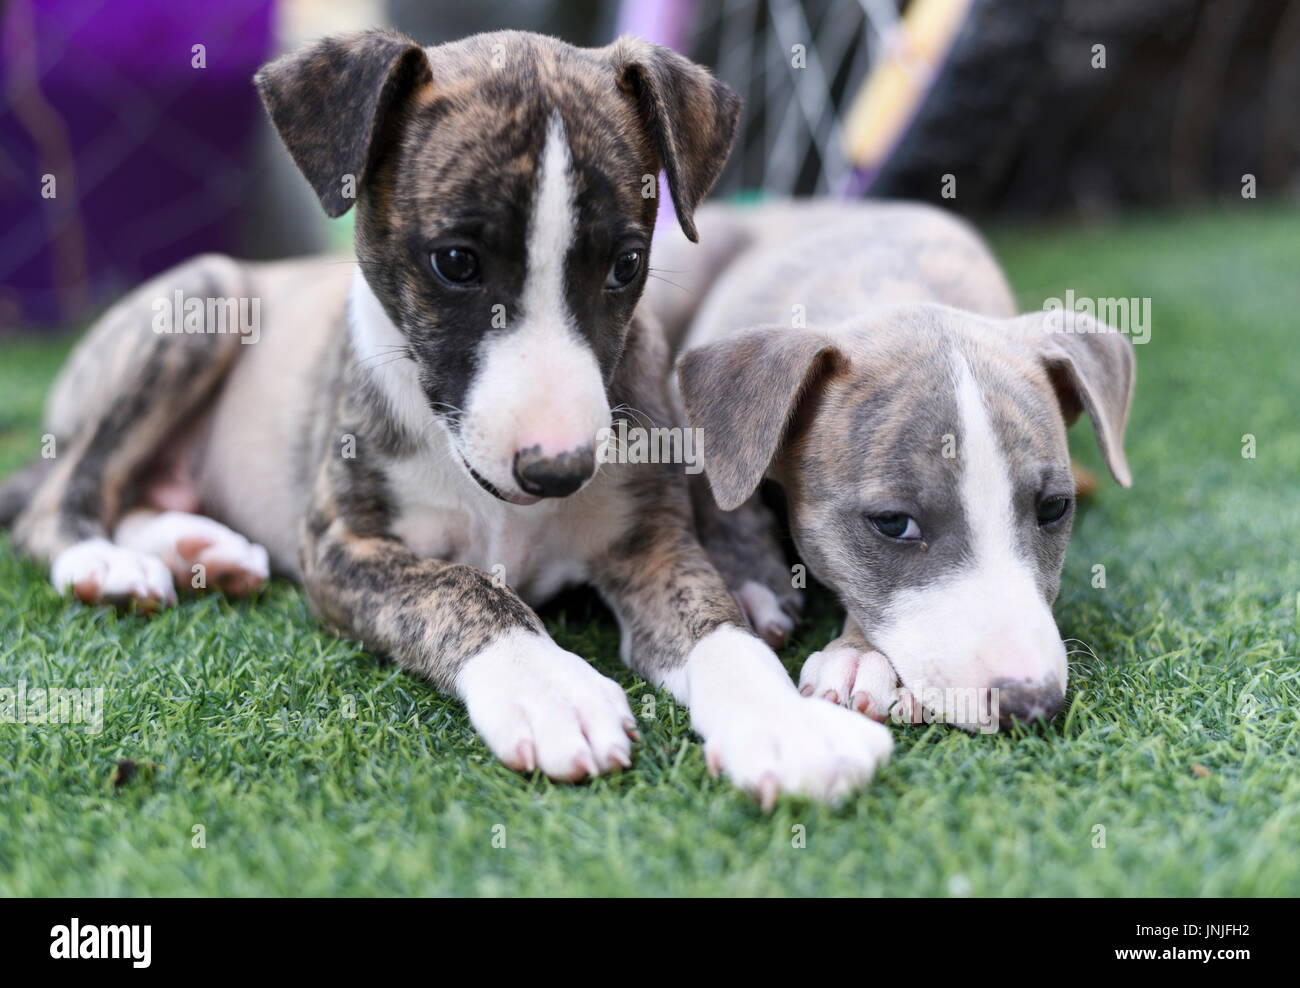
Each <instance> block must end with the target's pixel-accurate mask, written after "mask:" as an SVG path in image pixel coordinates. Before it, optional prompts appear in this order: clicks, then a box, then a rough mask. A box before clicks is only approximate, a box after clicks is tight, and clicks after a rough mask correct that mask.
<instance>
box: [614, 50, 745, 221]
mask: <svg viewBox="0 0 1300 988" xmlns="http://www.w3.org/2000/svg"><path fill="white" fill-rule="evenodd" d="M611 49H612V55H611V58H612V60H613V63H614V73H615V78H616V79H617V80H618V85H619V88H620V89H622V90H623V91H624V92H625V93H627V94H628V95H629V96H631V97H632V98H633V99H634V100H636V103H637V107H638V109H639V110H640V112H641V119H642V120H643V121H644V122H645V126H646V127H647V128H648V130H649V132H650V138H651V140H652V141H653V142H654V146H655V148H656V150H657V151H658V152H659V160H660V162H661V163H662V165H663V169H664V171H665V172H667V173H668V190H669V192H671V193H672V197H673V206H674V207H675V208H676V210H677V221H678V222H679V223H680V224H681V225H682V232H683V233H685V234H686V236H687V237H688V238H689V239H690V240H691V241H692V242H696V241H698V240H699V235H698V234H697V233H696V232H695V219H694V216H695V207H696V206H698V205H699V204H700V200H701V199H703V198H704V197H705V195H707V194H708V191H709V189H711V188H712V187H713V183H714V182H715V181H716V180H717V177H718V174H719V172H721V171H722V166H723V165H724V164H726V161H727V155H728V154H730V153H731V144H732V141H734V140H735V138H736V124H737V122H738V121H739V119H740V97H739V96H737V95H736V93H735V91H734V90H733V89H732V88H731V87H730V86H728V85H727V84H726V83H724V82H719V81H718V80H717V79H715V78H714V77H713V76H712V74H710V72H709V71H708V69H705V68H704V67H703V66H700V65H696V64H695V63H694V62H692V61H691V60H690V59H688V58H685V57H683V56H681V55H679V54H677V52H675V51H673V50H672V49H670V48H661V47H660V46H659V45H652V44H650V43H649V42H646V41H641V40H639V39H637V38H619V39H618V40H617V41H615V42H614V44H613V45H612V46H611Z"/></svg>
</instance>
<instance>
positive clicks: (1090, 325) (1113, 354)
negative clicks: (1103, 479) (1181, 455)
mask: <svg viewBox="0 0 1300 988" xmlns="http://www.w3.org/2000/svg"><path fill="white" fill-rule="evenodd" d="M1016 321H1017V322H1020V323H1022V325H1023V327H1024V328H1025V329H1026V330H1027V331H1028V332H1029V333H1030V337H1031V339H1032V341H1033V345H1034V346H1035V347H1037V349H1038V353H1039V355H1040V359H1041V360H1042V362H1043V366H1044V367H1045V368H1046V369H1047V374H1048V377H1050V378H1051V381H1052V386H1053V388H1055V389H1056V396H1057V398H1058V399H1059V401H1060V402H1061V414H1062V415H1064V416H1065V424H1066V425H1067V426H1069V425H1073V424H1074V423H1075V422H1076V421H1077V420H1078V418H1079V414H1080V413H1081V412H1087V413H1088V418H1089V419H1091V420H1092V431H1093V433H1094V435H1096V437H1097V445H1098V446H1100V447H1101V455H1102V457H1103V458H1104V459H1105V461H1106V466H1107V468H1108V469H1109V470H1110V472H1111V476H1113V477H1114V478H1115V480H1116V481H1117V482H1118V483H1119V485H1120V486H1121V487H1131V486H1133V475H1132V473H1130V471H1129V466H1128V460H1127V458H1126V457H1125V456H1124V429H1125V427H1126V426H1127V425H1128V413H1129V409H1130V407H1131V406H1132V404H1133V388H1134V385H1135V383H1136V381H1137V359H1136V356H1135V355H1134V352H1133V343H1132V341H1131V340H1129V338H1128V336H1127V334H1124V333H1121V332H1120V331H1119V330H1117V329H1114V328H1113V327H1111V326H1108V325H1107V324H1106V323H1103V322H1100V321H1098V320H1097V319H1094V318H1093V317H1092V316H1090V315H1087V314H1086V313H1082V312H1071V311H1067V310H1062V309H1054V310H1049V311H1047V312H1044V313H1034V314H1033V315H1028V316H1021V317H1020V319H1018V320H1016Z"/></svg>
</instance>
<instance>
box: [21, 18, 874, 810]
mask: <svg viewBox="0 0 1300 988" xmlns="http://www.w3.org/2000/svg"><path fill="white" fill-rule="evenodd" d="M256 82H257V87H258V89H259V91H260V93H261V96H262V99H263V101H264V103H265V104H266V107H267V109H268V111H269V113H270V115H271V119H272V120H273V122H274V123H275V126H276V128H277V129H278V131H279V133H280V136H281V138H282V139H283V141H284V143H285V146H286V147H287V149H288V151H289V153H290V154H291V155H292V157H293V159H294V161H295V162H296V163H297V165H298V167H299V168H300V170H301V171H302V172H303V174H304V176H305V177H306V178H307V180H308V181H309V182H310V183H311V185H312V187H313V189H314V190H315V191H316V193H317V195H318V196H319V198H320V201H321V204H322V205H323V207H324V208H325V210H326V212H328V213H329V214H330V215H331V216H338V215H340V214H342V213H344V212H346V211H347V210H348V209H349V208H350V207H351V206H352V205H354V202H355V206H356V209H357V218H356V237H355V243H356V254H357V261H358V264H356V265H353V264H350V263H347V264H344V263H330V262H326V261H300V262H291V263H277V264H241V263H238V262H235V261H232V260H230V259H228V258H223V257H205V258H199V259H197V260H195V261H193V262H190V263H188V264H186V265H183V266H182V267H180V268H178V269H176V270H174V271H170V272H168V273H167V274H165V275H162V276H160V277H159V278H157V279H155V280H154V281H153V282H151V283H149V284H147V285H145V286H143V287H142V288H140V289H139V290H137V291H136V292H134V293H133V294H132V295H130V296H129V297H127V298H126V299H124V300H123V301H122V302H120V303H118V304H117V305H116V306H115V307H113V308H112V309H111V310H110V311H109V312H108V313H107V314H106V315H105V316H104V317H103V318H102V319H101V320H100V321H99V322H98V323H97V324H96V325H95V326H94V327H93V328H92V329H91V330H90V332H89V334H88V335H87V337H86V338H85V340H84V341H83V342H82V343H81V344H80V345H79V347H78V348H77V350H76V351H75V352H74V353H73V355H72V357H71V359H70V360H69V362H68V364H67V366H66V367H65V368H64V370H63V372H62V374H61V375H60V378H59V380H58V382H57V383H56V385H55V389H54V393H53V394H52V396H51V399H50V402H49V406H48V409H47V428H48V430H49V431H50V432H51V433H52V434H53V435H54V436H55V437H56V440H57V449H58V455H57V457H56V458H55V459H53V460H41V461H37V464H36V466H35V467H33V468H32V469H29V470H27V471H24V472H23V473H21V474H20V475H19V476H18V477H16V478H15V479H14V480H13V481H12V482H11V483H10V484H9V485H8V486H7V488H6V489H5V491H3V492H0V520H8V518H9V517H11V516H13V515H15V514H16V515H17V517H16V520H15V523H14V538H15V542H16V544H17V545H18V546H19V547H20V548H21V549H22V550H24V551H25V552H27V553H28V554H30V555H32V556H34V557H36V558H38V559H41V560H45V561H47V562H48V563H49V564H50V566H51V577H52V580H53V582H54V583H55V585H56V586H58V587H59V588H60V589H63V590H70V591H71V592H73V593H75V594H76V595H77V596H78V597H80V598H82V599H84V600H87V601H93V602H97V601H124V600H125V601H135V602H136V603H137V604H140V605H143V606H147V607H158V606H163V605H166V604H167V603H170V602H171V601H172V600H174V599H175V586H174V583H173V580H177V581H181V582H183V583H184V584H189V583H191V582H193V579H194V574H195V573H196V572H205V573H206V574H207V578H208V579H210V580H211V582H213V583H217V584H220V585H221V586H223V587H224V588H225V589H226V590H227V591H229V592H242V591H247V590H248V589H250V588H252V587H255V586H256V585H257V584H259V583H260V582H261V581H262V580H263V579H265V578H266V576H267V573H268V568H269V567H274V568H275V569H276V570H278V571H281V572H283V573H285V574H287V575H289V576H292V577H294V578H296V579H298V580H300V581H301V582H302V584H303V586H304V588H305V590H306V592H307V595H308V597H309V599H310V601H311V603H312V606H313V608H314V609H315V610H316V611H317V612H318V613H319V614H320V615H321V617H322V618H323V619H324V620H325V621H326V622H328V623H329V624H330V625H331V626H333V627H335V628H337V629H339V630H340V631H341V632H343V633H345V634H347V635H349V636H351V637H354V638H356V639H358V640H360V641H361V642H363V643H364V644H365V645H366V646H367V647H369V648H370V649H372V650H374V651H377V652H380V653H382V654H386V655H389V656H391V657H392V658H393V659H395V660H396V661H397V662H399V663H400V664H401V665H402V666H403V667H405V668H406V669H409V670H410V671H412V672H414V673H417V674H419V675H422V676H424V677H427V678H428V679H430V680H431V681H432V682H433V683H434V684H436V685H437V686H438V687H439V688H441V689H443V690H445V691H447V692H449V693H452V694H454V695H456V696H458V697H460V698H462V699H463V700H464V702H465V704H466V707H467V709H468V712H469V716H470V719H471V721H472V722H473V723H474V725H475V727H476V728H477V730H478V731H479V733H480V735H481V737H482V738H483V740H484V741H485V743H486V744H487V745H488V747H489V748H490V749H491V750H492V751H493V752H494V753H496V755H497V756H498V757H499V758H501V759H502V760H503V761H504V762H505V763H506V764H508V765H510V766H512V767H514V768H517V769H523V770H533V769H539V770H541V771H542V772H545V773H546V774H547V775H549V776H552V777H554V778H557V779H566V780H574V779H579V778H582V777H585V776H588V775H594V774H597V773H600V772H606V771H611V770H615V769H617V768H619V767H622V766H627V765H628V764H630V752H631V738H632V736H634V735H635V733H636V720H635V718H634V717H633V716H632V714H631V711H630V710H629V707H628V703H627V699H626V696H625V695H624V693H623V690H622V689H621V688H620V687H619V686H618V685H617V684H616V683H614V682H612V681H611V680H609V679H607V678H605V677H604V676H602V675H600V674H598V673H597V672H596V671H595V670H594V669H593V668H592V667H591V666H590V665H589V664H588V663H587V662H586V661H584V660H583V659H582V658H580V657H578V656H576V655H574V654H572V653H570V652H566V651H564V650H563V649H561V648H560V647H559V646H558V645H556V644H555V643H554V642H553V641H552V640H551V639H550V638H549V637H548V636H547V634H546V632H545V629H544V628H543V625H542V623H541V621H540V620H539V619H538V617H537V615H536V614H535V613H534V612H533V610H532V608H531V607H530V606H529V605H530V604H534V603H539V602H541V601H544V600H545V599H546V598H548V597H550V596H552V595H553V594H554V593H555V592H556V591H557V590H559V589H560V588H561V587H563V586H565V585H567V584H571V583H575V582H590V583H592V584H594V585H595V587H596V588H597V589H598V590H599V592H600V593H601V595H602V596H603V598H604V599H605V600H606V602H607V603H608V604H609V605H610V607H611V609H612V610H613V612H614V614H615V616H616V617H617V619H618V621H619V625H620V627H621V629H622V634H623V637H622V654H623V658H624V660H625V661H626V662H627V663H628V664H629V665H630V666H631V667H632V668H633V669H635V670H636V671H637V672H639V673H640V674H641V675H643V676H644V677H645V678H646V679H648V680H649V681H650V682H651V683H653V684H655V685H656V686H658V685H663V686H665V687H666V688H668V689H669V690H670V691H671V692H672V693H673V695H674V696H675V697H676V698H677V699H678V700H679V701H680V702H682V703H684V704H687V705H689V706H690V708H691V715H692V723H693V725H694V726H695V727H696V729H697V730H698V731H699V733H700V734H701V735H703V737H704V739H705V741H706V754H707V757H708V761H709V764H710V767H711V768H712V769H713V770H715V771H719V770H720V771H725V772H726V773H727V774H728V775H729V776H730V777H731V778H732V779H733V781H735V782H736V783H737V784H738V785H740V786H741V787H743V788H745V789H747V790H750V791H753V792H755V793H756V794H758V795H759V796H760V797H761V798H762V800H763V801H764V802H765V803H770V802H771V800H772V799H773V798H774V797H775V795H776V794H777V793H778V792H799V793H805V794H808V795H812V796H817V797H826V798H834V797H836V796H839V795H841V794H843V793H845V792H847V791H849V790H851V789H853V788H854V787H856V786H857V785H859V784H861V783H862V782H864V781H865V780H866V779H868V778H869V777H870V776H871V774H872V772H873V770H874V768H875V767H876V765H877V764H879V763H880V762H881V761H882V760H883V759H884V758H886V757H887V756H888V753H889V749H890V745H891V741H890V737H889V733H888V732H887V731H885V730H884V729H883V728H881V727H879V725H869V727H870V728H871V730H864V729H863V724H865V723H866V722H865V721H863V719H862V718H859V717H856V716H854V715H852V714H851V713H849V712H848V711H842V710H835V709H834V708H830V707H828V706H827V705H826V704H823V703H818V702H815V701H812V700H808V699H805V698H804V697H801V696H800V695H799V693H798V691H797V690H796V689H795V686H794V684H793V683H792V682H791V680H790V678H789V676H788V675H787V674H786V672H785V670H784V668H783V667H782V666H781V664H780V662H779V660H778V659H777V658H776V656H775V655H774V654H773V652H772V651H771V649H769V648H768V647H767V646H766V645H765V644H764V643H763V642H762V641H761V640H759V639H757V638H756V637H754V636H753V635H752V634H750V632H749V631H748V629H747V628H746V627H745V621H744V617H743V616H742V614H741V613H740V611H739V609H738V608H737V606H736V604H735V601H734V600H733V598H732V596H731V594H730V593H729V592H728V589H727V587H726V585H725V583H724V582H723V580H722V579H721V577H720V576H719V575H718V573H717V571H716V570H715V569H714V567H713V566H712V565H711V564H710V562H709V560H708V557H707V556H706V555H705V553H704V552H703V550H702V549H701V547H700V545H699V543H698V541H697V540H696V538H695V535H694V533H693V530H692V527H691V510H690V503H689V497H688V494H687V490H686V485H685V480H684V474H683V471H682V469H681V467H680V465H678V466H674V465H671V464H647V465H632V464H606V465H604V466H603V467H600V465H599V464H598V463H597V462H596V456H595V452H594V444H595V443H596V441H597V438H598V435H599V434H600V433H601V431H602V430H604V429H607V428H609V427H610V425H611V422H612V421H613V420H614V419H617V418H619V417H628V418H630V419H631V420H632V421H633V423H634V424H636V423H638V422H644V421H645V420H647V419H648V420H650V421H654V422H659V423H662V424H664V425H667V424H668V423H669V422H670V421H671V418H672V413H671V410H670V404H669V398H668V393H667V382H668V380H669V377H670V364H669V355H668V351H667V347H666V346H665V344H664V341H663V339H662V337H661V336H660V335H659V334H658V333H657V331H654V330H652V329H650V328H648V326H647V323H646V322H645V321H644V320H642V319H639V318H636V317H634V310H635V307H636V304H637V300H638V299H639V297H640V294H641V291H642V289H643V287H644V284H645V279H646V276H647V262H648V251H649V246H650V238H651V234H652V232H653V228H654V222H655V215H656V210H657V206H658V199H657V198H656V197H655V195H654V192H655V188H656V185H655V182H656V179H655V176H657V175H658V174H659V172H660V170H661V169H663V170H664V171H665V172H666V173H667V176H668V184H669V187H670V189H671V193H672V199H673V202H674V204H675V206H676V210H677V218H678V220H679V222H680V225H681V228H682V230H683V232H684V233H685V234H686V235H687V236H689V237H691V238H694V237H695V227H694V223H693V211H694V208H695V206H696V205H697V203H698V202H699V200H700V199H701V198H702V197H703V196H704V194H705V193H706V192H707V191H708V189H709V187H710V186H711V185H712V184H713V181H714V179H715V178H716V176H717V174H718V172H719V170H720V169H721V167H722V165H723V162H724V161H725V159H726V156H727V153H728V151H729V148H730V145H731V141H732V137H733V135H734V132H735V126H736V118H737V114H738V109H739V107H738V100H737V98H736V96H735V94H734V93H732V92H731V91H730V90H729V89H728V88H727V87H726V86H725V85H723V84H722V83H720V82H718V81H716V80H715V79H714V78H713V77H712V76H710V75H709V73H708V72H707V71H705V70H704V69H702V68H700V67H699V66H697V65H694V64H693V63H691V62H689V61H688V60H686V59H684V58H682V57H681V56H679V55H677V54H675V53H673V52H671V51H669V50H666V49H663V48H658V47H655V46H652V45H649V44H645V43H643V42H639V41H635V40H631V39H622V40H619V41H618V42H616V43H614V44H612V45H610V46H609V47H606V48H601V49H578V48H574V47H571V46H569V45H566V44H563V43H561V42H559V41H556V40H554V39H551V38H544V37H541V36H538V35H530V34H522V33H516V32H503V33H499V34H488V35H479V36H475V37H472V38H468V39H466V40H464V41H459V42H456V43H452V44H446V45H441V46H437V47H431V48H422V47H421V46H420V45H418V44H416V43H414V42H413V41H411V40H410V39H408V38H405V37H403V36H401V35H398V34H394V33H391V32H384V31H377V32H367V33H362V34H356V35H348V36H342V37H336V38H327V39H325V40H322V41H320V42H317V43H315V44H312V45H310V46H308V47H307V48H305V49H303V50H301V51H298V52H295V53H293V54H290V55H287V56H285V57H283V58H280V59H278V60H276V61H275V62H272V63H271V64H269V65H267V66H266V67H264V68H263V69H262V70H261V71H260V72H259V73H258V75H257V79H256ZM173 299H176V300H177V305H176V309H177V310H178V311H183V312H184V313H185V315H184V316H183V317H182V318H181V321H182V322H183V323H184V325H183V326H178V325H175V324H174V322H175V321H173V323H172V324H170V325H169V324H168V320H167V318H166V316H167V313H168V311H169V310H170V309H171V308H172V300H173ZM195 300H197V301H198V308H197V311H196V312H195V313H194V316H195V320H194V325H192V326H191V325H190V315H191V313H190V308H191V303H192V302H194V301H195ZM222 300H227V301H229V300H239V301H240V302H241V303H246V302H250V301H256V302H258V303H260V317H261V318H260V326H259V328H258V332H256V333H255V334H250V333H246V332H242V328H244V327H241V332H238V333H237V332H234V331H233V329H232V331H230V332H220V331H218V330H219V329H221V328H222V327H220V326H217V325H215V324H214V322H213V319H214V315H213V307H212V303H213V302H214V301H216V302H221V301H222ZM205 306H206V320H207V321H206V322H205V316H204V312H205ZM222 311H226V310H223V309H221V308H220V307H218V308H217V314H218V315H219V314H220V313H221V312H222ZM241 311H242V310H241ZM226 328H231V327H226ZM246 343H250V344H253V345H245V344H246ZM20 509H21V510H20ZM19 512H20V513H19ZM828 713H829V714H833V716H832V715H828Z"/></svg>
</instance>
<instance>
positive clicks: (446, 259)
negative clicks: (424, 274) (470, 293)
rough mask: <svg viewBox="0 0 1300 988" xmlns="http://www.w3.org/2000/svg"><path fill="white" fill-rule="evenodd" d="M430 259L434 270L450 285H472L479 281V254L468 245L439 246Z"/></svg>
mask: <svg viewBox="0 0 1300 988" xmlns="http://www.w3.org/2000/svg"><path fill="white" fill-rule="evenodd" d="M430 259H431V260H432V262H433V270H434V272H435V273H436V274H437V275H438V277H439V278H441V279H442V280H443V281H445V282H446V283H447V284H449V285H458V286H464V285H472V284H474V283H475V282H476V281H478V255H477V254H475V253H474V252H473V251H472V250H469V249H468V248H466V247H439V248H438V249H437V250H435V251H434V252H433V253H432V254H431V255H430Z"/></svg>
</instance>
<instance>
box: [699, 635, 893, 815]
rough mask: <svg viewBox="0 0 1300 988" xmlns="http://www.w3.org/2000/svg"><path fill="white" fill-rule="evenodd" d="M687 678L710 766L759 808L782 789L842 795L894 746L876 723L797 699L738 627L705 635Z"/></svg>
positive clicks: (831, 797)
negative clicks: (746, 794) (759, 805)
mask: <svg viewBox="0 0 1300 988" xmlns="http://www.w3.org/2000/svg"><path fill="white" fill-rule="evenodd" d="M685 675H686V684H685V685H686V687H687V691H688V693H689V702H690V704H691V717H692V721H693V722H694V723H695V725H696V729H697V730H698V731H699V732H700V734H701V735H703V737H704V739H705V757H706V759H707V761H708V764H709V769H710V771H711V772H713V773H714V774H715V775H716V774H717V773H719V772H723V773H725V774H726V775H727V777H728V778H730V779H731V781H732V782H733V783H735V785H737V786H738V787H740V788H741V789H744V790H745V791H746V792H749V793H752V794H753V795H754V796H755V797H757V799H758V800H759V803H760V804H761V805H762V807H763V808H764V810H768V809H771V807H772V805H773V803H774V802H775V801H776V798H777V796H778V795H780V794H783V793H784V794H790V795H799V796H807V797H811V798H814V799H821V800H826V801H828V802H835V801H837V800H839V799H842V798H843V797H844V796H847V795H848V794H849V793H851V792H853V791H854V790H855V789H858V788H860V787H861V786H863V785H865V784H866V783H867V782H868V781H869V780H870V779H871V777H872V775H873V774H874V773H875V771H876V768H877V767H878V766H880V765H883V764H884V763H885V762H887V761H888V760H889V755H890V752H891V751H892V750H893V746H894V741H893V737H892V736H891V735H890V733H889V731H888V730H887V729H885V728H884V727H882V726H881V725H879V724H877V723H875V722H873V721H870V720H867V719H866V718H864V717H859V716H857V715H856V714H854V713H852V712H850V711H848V710H844V709H842V708H840V707H836V706H831V705H830V704H826V703H822V702H821V701H820V700H816V699H807V698H804V697H801V696H799V694H798V692H797V691H796V690H795V688H794V684H793V683H791V682H790V678H789V676H787V675H786V673H785V669H784V668H783V667H782V666H781V664H780V662H779V661H778V660H777V658H776V656H775V655H773V654H772V652H771V651H770V650H769V649H767V648H766V647H764V646H763V644H762V643H761V642H759V641H758V640H757V639H755V638H754V637H753V636H751V635H747V634H745V633H744V632H742V631H740V630H739V629H735V628H729V627H722V628H719V629H717V630H715V631H713V632H711V633H710V634H709V635H707V636H706V637H705V638H704V639H702V640H701V641H700V642H699V644H697V645H696V647H695V649H694V651H692V653H691V656H690V658H689V659H688V660H687V668H686V671H685Z"/></svg>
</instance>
